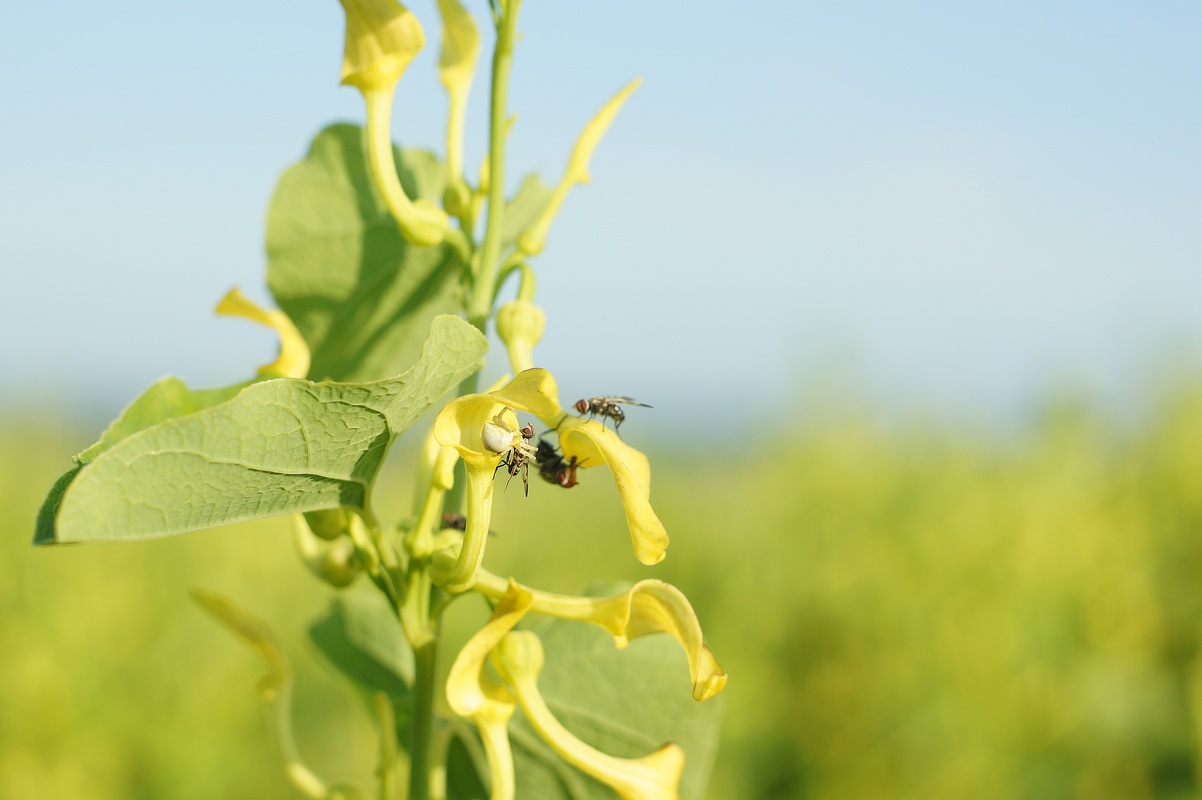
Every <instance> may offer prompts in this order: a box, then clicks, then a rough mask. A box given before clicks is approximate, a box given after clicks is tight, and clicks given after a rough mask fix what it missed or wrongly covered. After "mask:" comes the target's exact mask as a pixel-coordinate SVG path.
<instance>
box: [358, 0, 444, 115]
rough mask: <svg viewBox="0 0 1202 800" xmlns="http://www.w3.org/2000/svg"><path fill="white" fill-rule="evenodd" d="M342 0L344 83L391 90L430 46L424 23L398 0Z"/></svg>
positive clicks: (360, 87) (362, 88)
mask: <svg viewBox="0 0 1202 800" xmlns="http://www.w3.org/2000/svg"><path fill="white" fill-rule="evenodd" d="M341 2H342V8H343V10H344V11H345V12H346V48H345V50H344V51H343V57H342V83H343V85H344V86H356V87H358V88H359V89H361V90H363V91H370V90H373V89H386V90H388V91H389V92H391V91H392V89H393V87H395V86H396V83H397V81H399V80H400V79H401V75H403V74H404V73H405V69H406V68H407V67H408V66H409V62H411V61H412V60H413V58H414V57H415V56H416V55H417V54H418V53H420V52H421V50H422V48H423V47H425V46H426V35H425V33H423V31H422V26H421V23H420V22H418V19H417V17H415V16H414V15H413V14H412V13H411V12H410V11H409V9H407V8H405V7H404V6H403V5H401V4H400V3H398V2H397V1H396V0H341Z"/></svg>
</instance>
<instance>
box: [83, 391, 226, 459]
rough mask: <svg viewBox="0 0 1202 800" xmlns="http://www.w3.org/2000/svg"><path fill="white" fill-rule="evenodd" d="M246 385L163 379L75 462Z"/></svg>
mask: <svg viewBox="0 0 1202 800" xmlns="http://www.w3.org/2000/svg"><path fill="white" fill-rule="evenodd" d="M248 385H249V384H247V383H239V384H236V385H234V386H227V387H225V388H222V389H189V388H188V385H187V384H186V383H184V382H183V381H181V380H180V379H179V378H174V377H166V378H163V379H161V380H160V381H158V382H157V383H155V384H154V385H153V386H151V387H150V388H149V389H147V390H146V391H145V392H143V393H142V395H141V396H140V397H139V398H138V399H137V400H134V401H133V402H132V403H130V404H129V406H128V407H127V408H126V409H125V410H124V411H122V412H121V416H120V417H118V418H117V419H116V420H115V421H114V422H113V424H112V425H109V427H108V430H106V431H105V432H104V434H103V435H101V437H100V441H98V442H96V444H94V445H92V446H91V447H89V448H88V449H87V450H84V451H83V452H82V453H80V454H79V455H77V456H75V461H76V462H77V463H79V464H86V463H88V462H89V461H92V460H93V459H95V458H96V456H98V455H100V454H101V453H103V452H104V451H105V450H107V449H109V448H110V447H112V446H113V445H115V444H116V443H117V442H119V441H121V440H122V439H124V438H126V437H127V436H132V435H133V434H135V433H137V432H138V431H141V430H145V429H146V428H149V427H150V426H151V425H155V424H157V423H160V422H164V421H166V420H169V419H175V418H176V417H182V416H184V415H186V414H193V413H195V412H197V411H201V410H203V409H206V408H209V407H211V406H215V405H217V404H218V403H223V402H225V401H226V400H229V399H230V398H231V397H233V396H234V395H236V394H238V392H240V391H242V390H243V389H244V388H246V386H248Z"/></svg>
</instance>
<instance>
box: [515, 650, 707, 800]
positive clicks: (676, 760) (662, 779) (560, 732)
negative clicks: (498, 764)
mask: <svg viewBox="0 0 1202 800" xmlns="http://www.w3.org/2000/svg"><path fill="white" fill-rule="evenodd" d="M492 663H493V666H494V667H496V669H497V673H498V674H499V675H500V676H501V679H502V680H504V681H505V682H506V683H508V684H509V685H510V686H511V687H512V688H513V693H514V694H515V695H516V696H517V699H518V703H519V704H520V705H521V706H522V712H523V713H524V714H525V715H526V721H527V722H529V723H530V725H531V727H533V728H534V730H535V731H537V733H538V735H539V736H540V737H541V738H542V740H543V741H545V742H546V743H547V744H548V745H549V746H550V747H551V749H552V750H554V751H555V752H556V753H558V754H559V756H560V757H561V758H562V759H564V760H565V761H567V762H568V763H569V764H571V765H572V766H574V767H576V769H578V770H580V771H581V772H583V773H585V774H586V775H589V776H591V777H593V778H595V779H596V780H598V781H601V782H602V783H604V784H605V785H607V786H609V787H610V788H611V789H613V790H614V791H615V792H617V793H618V796H619V797H621V798H622V799H623V800H677V797H678V794H677V791H678V787H679V785H680V775H681V773H682V772H683V771H684V750H682V749H681V747H680V745H678V744H675V743H673V742H669V743H668V744H665V745H664V746H663V747H661V748H659V749H658V750H656V751H655V752H653V753H651V754H649V755H646V756H643V757H642V758H617V757H615V756H611V755H607V754H606V753H602V752H600V751H599V750H595V749H593V748H592V747H589V746H588V745H587V744H585V743H584V742H582V741H580V740H579V739H577V738H576V737H575V736H574V735H572V733H571V732H570V731H569V730H568V729H567V728H565V727H564V726H563V725H562V724H560V722H559V720H557V719H556V718H555V716H554V715H553V714H552V713H551V710H550V709H549V708H547V704H546V702H545V701H544V700H543V696H542V694H541V693H540V692H539V690H538V675H539V672H541V671H542V668H543V646H542V642H540V641H539V639H538V636H537V635H536V634H534V633H532V632H530V631H516V632H514V633H510V634H507V635H506V636H505V638H504V639H502V640H501V642H500V644H498V645H497V647H496V648H495V649H494V650H493V651H492Z"/></svg>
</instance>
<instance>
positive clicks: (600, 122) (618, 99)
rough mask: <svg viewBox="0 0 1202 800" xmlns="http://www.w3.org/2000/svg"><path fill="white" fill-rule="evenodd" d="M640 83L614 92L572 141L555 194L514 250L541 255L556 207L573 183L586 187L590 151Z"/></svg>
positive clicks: (591, 154) (639, 79) (640, 81)
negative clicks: (573, 141)
mask: <svg viewBox="0 0 1202 800" xmlns="http://www.w3.org/2000/svg"><path fill="white" fill-rule="evenodd" d="M642 82H643V81H642V79H641V78H635V79H634V80H633V81H631V82H630V83H628V84H626V86H625V87H624V88H623V89H622V91H620V92H618V93H617V94H616V95H614V96H613V97H612V98H611V99H610V101H609V102H608V103H606V104H605V105H604V106H602V107H601V110H600V111H598V112H597V115H596V116H595V117H593V119H592V121H590V122H589V124H588V125H587V126H585V128H584V132H583V133H581V134H580V138H579V139H577V140H576V146H575V147H574V148H572V155H571V157H570V158H569V159H568V167H567V169H566V170H564V173H563V178H561V179H560V181H559V186H557V187H555V194H553V195H552V196H551V200H550V202H548V203H547V206H546V208H545V209H543V213H542V214H540V215H539V217H538V219H536V220H535V221H534V223H533V224H531V225H530V227H529V228H527V229H526V230H525V231H524V232H523V233H522V235H521V237H520V238H519V239H518V249H519V250H521V251H522V252H523V253H526V254H527V255H531V256H536V255H538V254H539V253H541V252H542V251H543V245H545V244H546V241H547V231H548V230H550V228H551V223H552V222H553V221H554V219H555V215H556V214H558V213H559V207H560V206H562V205H563V201H564V198H566V197H567V196H568V191H569V190H570V189H571V188H572V186H574V185H575V184H577V183H588V182H589V181H590V180H592V176H591V175H590V174H589V170H588V162H589V159H590V158H592V157H593V151H594V150H596V149H597V145H598V144H600V143H601V137H602V136H604V135H605V132H606V131H607V130H609V126H610V124H611V123H612V122H613V121H614V117H616V116H617V115H618V110H619V109H620V108H621V107H622V104H623V103H625V102H626V98H628V97H630V95H631V94H632V93H633V92H634V90H635V89H637V88H639V86H640V85H641V84H642Z"/></svg>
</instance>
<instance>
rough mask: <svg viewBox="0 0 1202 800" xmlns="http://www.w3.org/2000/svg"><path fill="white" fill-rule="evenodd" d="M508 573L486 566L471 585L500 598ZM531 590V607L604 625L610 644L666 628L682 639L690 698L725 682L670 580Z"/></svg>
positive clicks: (707, 695) (703, 697) (707, 694)
mask: <svg viewBox="0 0 1202 800" xmlns="http://www.w3.org/2000/svg"><path fill="white" fill-rule="evenodd" d="M512 584H513V581H512V579H510V580H509V581H506V579H505V578H502V577H500V576H498V575H495V574H493V573H491V572H489V571H487V570H483V569H482V570H480V572H479V573H478V574H477V575H476V582H475V585H474V587H473V588H475V590H476V591H478V592H480V593H481V594H483V595H485V596H487V597H492V598H498V599H499V598H502V597H504V596H505V594H506V592H507V591H509V587H510V586H511V585H512ZM525 591H526V592H528V593H529V595H530V598H531V602H530V610H531V611H534V612H536V613H539V614H546V615H547V616H551V617H557V618H559V619H567V620H576V621H580V622H589V623H592V624H593V625H597V626H599V627H601V628H604V629H605V630H606V631H607V632H608V633H610V634H611V635H612V636H613V637H614V644H615V645H617V646H618V647H620V648H621V647H626V645H627V644H629V643H630V640H631V639H636V638H638V637H640V636H647V635H649V634H652V633H666V634H668V635H670V636H672V637H673V638H674V639H676V641H678V642H679V643H680V646H681V647H682V648H683V649H684V652H685V656H686V657H687V658H688V662H689V675H690V677H691V679H692V681H693V699H694V700H697V701H702V700H707V699H709V698H710V697H713V696H714V695H716V694H717V693H718V692H720V691H722V689H723V688H724V687H725V686H726V681H727V676H726V673H725V672H724V671H723V670H722V667H721V666H720V665H719V664H718V660H717V659H716V658H715V657H714V654H713V652H712V651H711V650H710V649H709V647H707V646H706V644H705V642H704V640H703V639H702V635H701V623H699V622H698V621H697V614H696V612H695V611H694V610H693V606H692V604H690V603H689V600H688V598H687V597H685V596H684V593H683V592H681V591H680V590H679V589H677V588H676V587H675V586H673V585H672V584H670V583H665V582H664V581H660V580H643V581H639V582H638V583H636V584H635V585H634V586H632V587H631V588H630V590H629V591H626V592H623V593H621V594H616V595H613V596H611V597H576V596H573V595H562V594H552V593H551V592H541V591H538V590H537V589H525Z"/></svg>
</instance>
